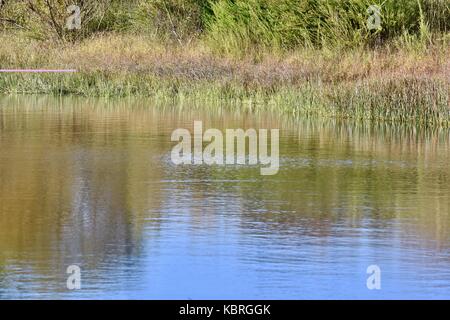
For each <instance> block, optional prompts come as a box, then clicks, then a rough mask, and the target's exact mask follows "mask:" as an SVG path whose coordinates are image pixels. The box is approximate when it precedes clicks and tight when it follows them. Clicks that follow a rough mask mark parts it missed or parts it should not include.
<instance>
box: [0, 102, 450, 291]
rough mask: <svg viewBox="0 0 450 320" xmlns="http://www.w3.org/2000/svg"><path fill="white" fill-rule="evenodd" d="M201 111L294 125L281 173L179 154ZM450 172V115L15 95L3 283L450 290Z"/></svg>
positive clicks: (285, 133) (1, 143) (8, 120)
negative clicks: (373, 117) (181, 132)
mask: <svg viewBox="0 0 450 320" xmlns="http://www.w3.org/2000/svg"><path fill="white" fill-rule="evenodd" d="M194 120H201V121H203V126H204V128H217V129H220V130H223V129H226V128H242V129H248V128H255V129H258V128H266V129H271V128H279V129H280V140H279V148H280V151H279V152H280V168H279V172H278V174H276V175H272V176H263V175H261V174H260V167H259V166H258V165H211V166H208V165H205V164H203V165H174V164H173V162H172V161H171V157H170V154H171V150H172V148H173V146H174V145H175V144H176V143H174V142H171V139H170V137H171V133H172V132H173V130H175V129H177V128H188V129H192V128H193V122H194ZM449 175H450V133H449V130H446V129H433V130H423V129H416V128H414V127H407V126H401V125H390V124H378V125H374V124H367V123H366V124H361V123H351V122H349V121H347V122H342V121H341V122H340V121H337V120H332V119H322V120H317V119H289V118H285V117H281V116H276V115H274V114H273V113H271V112H270V111H266V112H262V111H261V112H256V113H254V112H248V111H246V110H236V111H233V110H232V108H226V107H223V108H213V107H203V108H202V107H196V106H189V105H182V106H177V107H175V106H174V107H171V106H167V105H161V104H160V105H155V104H152V102H151V101H150V100H149V99H116V100H113V101H108V100H98V99H97V100H94V99H86V98H52V97H45V96H41V97H35V96H30V97H20V96H19V97H13V96H4V97H1V98H0V298H3V299H13V298H32V299H40V298H46V299H85V298H100V299H113V298H119V299H125V298H126V299H216V298H222V299H310V298H324V299H345V298H356V299H382V298H387V299H393V298H400V299H401V298H413V299H415V298H425V299H428V298H437V299H440V298H450V242H449V240H450V184H449V182H450V179H449V178H450V177H449ZM70 265H76V266H79V267H80V269H81V289H80V290H69V289H68V288H67V286H66V281H67V278H68V277H69V276H70V275H69V274H67V273H66V271H67V268H68V266H70ZM371 265H376V266H378V267H379V268H380V271H381V275H380V277H379V283H380V284H381V288H380V290H376V289H375V290H369V289H368V287H367V279H368V278H369V277H370V276H371V275H370V274H368V273H367V268H368V267H369V266H371Z"/></svg>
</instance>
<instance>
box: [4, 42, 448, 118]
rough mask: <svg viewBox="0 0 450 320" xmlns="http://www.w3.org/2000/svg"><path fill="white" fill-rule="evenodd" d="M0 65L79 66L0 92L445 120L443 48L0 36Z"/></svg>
mask: <svg viewBox="0 0 450 320" xmlns="http://www.w3.org/2000/svg"><path fill="white" fill-rule="evenodd" d="M0 41H1V42H2V43H3V44H5V45H4V46H2V48H1V49H0V59H1V61H2V67H4V68H75V69H77V70H78V72H77V73H74V74H64V75H56V74H47V75H45V74H44V75H37V74H2V75H1V76H0V92H2V93H8V94H18V93H33V94H35V93H44V94H58V95H60V94H75V95H85V96H126V95H142V96H148V97H152V98H153V99H157V100H164V101H173V102H180V101H183V100H189V101H190V102H195V103H200V104H205V103H208V104H228V105H236V106H244V107H246V108H252V109H263V108H276V109H279V110H280V111H282V112H288V113H291V114H294V115H322V116H323V115H326V116H336V117H352V118H359V119H385V120H392V121H399V120H400V121H414V122H417V123H419V124H426V123H433V124H444V125H445V124H448V123H449V118H450V115H449V112H450V111H449V110H450V109H449V106H450V102H449V99H450V98H449V92H450V80H449V79H450V57H449V51H448V50H447V49H445V48H443V47H434V48H433V47H430V48H428V49H426V50H425V51H419V52H418V51H399V50H395V51H389V50H388V49H386V48H385V49H374V50H367V49H364V50H356V49H355V50H352V51H348V50H347V51H345V52H344V53H341V52H336V51H324V50H323V49H321V50H315V49H311V50H307V49H303V50H299V51H294V52H290V53H286V54H284V55H276V56H275V55H272V54H266V55H263V56H260V57H259V58H258V59H257V60H255V59H254V58H252V57H248V58H235V57H229V56H221V55H218V54H216V53H214V52H213V51H211V50H210V49H208V48H207V47H204V46H201V45H198V44H197V45H191V46H183V47H177V46H167V45H162V44H158V43H157V42H155V41H154V40H152V39H149V38H146V37H142V36H129V35H127V36H122V35H103V36H96V37H94V38H92V39H87V40H84V41H82V42H81V43H76V44H66V45H64V46H61V45H51V44H48V43H43V42H40V41H31V42H30V41H29V40H24V39H22V40H20V38H18V37H17V36H16V37H11V36H9V35H3V36H2V37H0Z"/></svg>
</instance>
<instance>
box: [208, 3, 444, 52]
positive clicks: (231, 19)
mask: <svg viewBox="0 0 450 320" xmlns="http://www.w3.org/2000/svg"><path fill="white" fill-rule="evenodd" d="M371 5H377V6H379V7H380V8H381V28H380V29H378V30H369V28H368V25H367V19H368V18H369V13H368V12H367V9H368V8H369V6H371ZM211 9H212V12H213V13H212V14H211V15H210V16H209V17H208V21H207V27H208V29H207V34H206V37H207V39H208V40H209V41H208V42H209V44H210V45H211V46H213V47H215V48H216V49H218V50H220V51H223V52H228V53H235V52H251V51H252V50H254V49H255V48H261V47H264V48H270V49H279V50H289V49H293V48H296V47H299V46H301V47H330V48H336V47H355V46H365V45H375V44H380V43H382V42H385V41H387V40H390V39H394V38H396V37H400V36H404V35H405V34H407V35H419V38H421V39H423V38H424V37H429V35H430V33H436V34H442V33H446V32H448V31H450V2H449V1H446V0H218V1H213V2H211Z"/></svg>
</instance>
